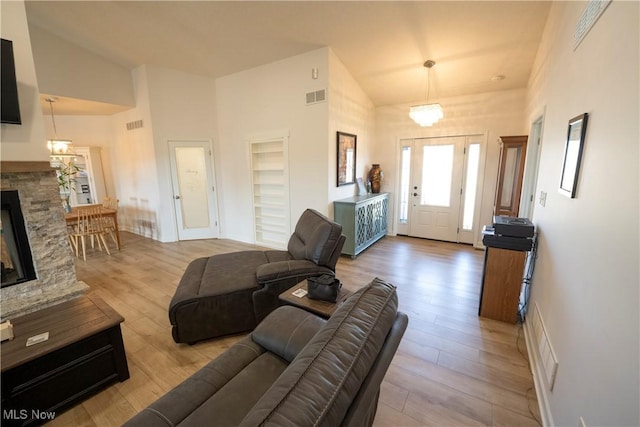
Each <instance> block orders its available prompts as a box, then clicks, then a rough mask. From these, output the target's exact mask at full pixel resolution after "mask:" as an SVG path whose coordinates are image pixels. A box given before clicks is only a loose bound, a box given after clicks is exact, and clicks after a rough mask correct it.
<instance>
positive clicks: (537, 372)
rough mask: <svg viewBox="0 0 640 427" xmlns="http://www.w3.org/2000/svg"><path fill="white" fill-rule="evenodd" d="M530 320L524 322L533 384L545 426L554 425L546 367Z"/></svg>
mask: <svg viewBox="0 0 640 427" xmlns="http://www.w3.org/2000/svg"><path fill="white" fill-rule="evenodd" d="M530 328H531V326H530V322H528V321H525V322H524V324H523V329H524V339H525V342H526V343H527V355H528V356H529V363H530V364H531V373H532V374H533V384H534V386H535V388H536V396H537V397H538V409H539V410H540V417H541V418H542V420H541V422H542V425H543V427H547V426H553V425H554V424H553V416H552V415H551V407H550V406H549V395H548V394H547V388H546V387H545V382H544V378H545V376H544V368H543V366H542V363H541V362H540V358H539V357H538V346H537V345H536V343H535V342H534V340H533V339H532V338H533V337H534V336H535V334H534V333H533V331H532V330H531V329H530Z"/></svg>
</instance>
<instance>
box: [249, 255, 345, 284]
mask: <svg viewBox="0 0 640 427" xmlns="http://www.w3.org/2000/svg"><path fill="white" fill-rule="evenodd" d="M321 274H331V275H333V274H334V272H333V271H332V270H331V269H330V268H327V267H321V266H319V265H317V264H315V263H313V262H312V261H308V260H305V259H294V260H289V261H278V262H270V263H267V264H262V265H261V266H259V267H258V268H257V270H256V279H257V280H258V283H260V284H262V285H264V284H267V283H271V282H277V281H281V280H286V279H290V278H298V279H300V280H297V282H300V281H301V280H302V279H305V278H307V277H310V276H319V275H321ZM297 282H296V283H297Z"/></svg>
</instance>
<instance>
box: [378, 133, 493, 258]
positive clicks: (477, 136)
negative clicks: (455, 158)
mask: <svg viewBox="0 0 640 427" xmlns="http://www.w3.org/2000/svg"><path fill="white" fill-rule="evenodd" d="M488 135H489V131H484V132H477V133H475V132H474V133H465V134H459V135H436V136H406V137H404V136H403V137H398V139H397V141H396V150H395V157H396V174H395V178H396V179H395V197H394V199H395V201H394V205H393V206H394V209H393V220H392V221H390V224H393V230H394V234H400V235H407V236H408V235H409V234H408V230H409V223H410V222H411V209H409V210H408V213H407V214H408V221H407V223H405V224H402V223H400V221H399V218H398V216H399V214H400V204H401V196H400V191H401V188H400V184H401V174H402V155H401V153H402V147H403V146H406V145H407V144H406V143H407V142H408V141H411V147H412V154H411V155H412V158H413V155H414V152H415V141H416V140H419V139H434V138H451V137H465V138H466V140H465V148H467V146H468V144H469V142H479V143H480V159H479V163H478V181H477V184H476V198H475V209H474V213H473V230H472V233H473V242H472V245H473V246H474V247H476V248H482V247H483V246H482V241H481V238H480V236H481V231H482V230H481V227H480V220H481V217H482V206H483V204H484V186H485V181H486V164H487V148H488V147H487V146H488V144H487V138H488ZM470 138H474V140H473V141H471V140H470ZM464 160H465V161H464V162H463V163H464V164H463V171H462V172H463V178H462V179H463V182H464V181H465V180H466V165H467V162H466V156H465V159H464ZM410 163H411V164H413V161H411V162H410ZM411 172H413V171H411ZM463 206H464V203H461V211H462V209H463ZM492 208H493V207H492ZM459 218H460V219H459V223H461V218H462V212H460V216H459Z"/></svg>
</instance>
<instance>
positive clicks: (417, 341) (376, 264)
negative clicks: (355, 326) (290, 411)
mask: <svg viewBox="0 0 640 427" xmlns="http://www.w3.org/2000/svg"><path fill="white" fill-rule="evenodd" d="M122 243H123V245H122V250H120V251H112V255H110V256H109V255H107V254H106V252H98V251H93V252H91V253H90V254H88V255H87V261H86V262H85V261H82V260H76V270H77V275H78V279H79V280H83V281H84V282H86V283H87V284H88V285H89V286H90V287H91V289H90V292H92V293H95V294H96V295H98V296H100V297H101V298H102V299H103V300H104V301H105V302H107V303H108V304H109V305H110V306H112V307H113V308H114V309H115V310H116V311H118V312H119V313H120V314H121V315H123V316H124V317H125V322H124V323H123V325H122V334H123V339H124V343H125V349H126V353H127V358H128V361H129V369H130V374H131V378H130V379H129V380H127V381H126V382H124V383H120V384H116V385H114V386H112V387H110V388H108V389H107V390H105V391H103V392H101V393H100V394H98V395H97V396H95V397H94V398H92V399H89V400H87V401H85V402H84V403H83V404H80V405H77V406H76V407H74V408H72V409H71V410H69V411H67V412H66V413H64V414H59V415H58V417H57V418H56V420H54V421H53V422H52V423H51V425H61V426H62V425H65V426H99V427H102V426H116V425H120V424H122V422H124V421H125V420H126V419H127V418H128V417H129V416H131V415H133V414H134V413H136V412H138V411H139V410H141V409H142V408H144V407H145V406H147V405H149V404H150V403H152V402H153V401H154V400H155V399H157V398H158V396H160V395H162V394H164V393H166V392H167V391H169V390H170V389H171V388H173V387H174V386H176V385H177V384H178V383H180V382H181V381H183V380H184V379H185V378H187V377H188V376H189V375H191V374H193V373H194V372H196V371H197V370H198V369H199V368H200V367H201V366H202V365H204V364H205V363H207V362H208V361H209V360H211V359H213V358H215V357H217V356H218V355H219V354H221V353H222V352H224V351H225V350H226V349H227V348H229V347H230V346H231V345H233V344H234V343H235V342H237V341H238V340H239V339H241V338H242V337H243V336H244V334H238V335H232V336H228V337H222V338H219V339H214V340H209V341H204V342H200V343H197V344H195V345H185V344H175V343H174V342H173V340H172V338H171V329H170V325H169V319H168V314H167V310H168V305H169V301H170V300H171V297H172V296H173V293H174V291H175V288H176V286H177V284H178V282H179V281H180V278H181V276H182V273H183V271H184V269H185V268H186V267H187V265H188V264H189V262H191V261H192V260H193V259H195V258H198V257H203V256H210V255H214V254H218V253H228V252H235V251H242V250H254V249H257V247H256V246H253V245H250V244H245V243H240V242H234V241H231V240H224V239H210V240H195V241H183V242H175V243H160V242H157V241H154V240H150V239H146V238H143V237H140V236H137V235H134V234H131V233H126V232H123V233H122ZM483 256H484V254H483V252H482V251H478V250H475V249H473V248H471V247H469V246H465V245H457V244H453V243H444V242H435V241H429V240H422V239H412V238H407V237H390V236H387V237H385V238H384V239H382V240H381V241H379V242H377V243H376V244H375V245H373V246H372V247H371V248H369V249H367V250H366V251H365V252H363V253H362V254H361V255H359V256H358V257H357V258H356V259H355V260H354V259H351V258H350V257H341V258H340V260H339V261H338V265H337V268H336V274H337V276H338V277H339V278H340V280H341V281H342V283H343V285H344V286H345V287H346V288H348V289H349V290H352V291H355V290H357V289H359V288H360V287H362V286H364V285H366V283H368V282H369V281H370V280H371V279H373V278H374V277H380V278H382V279H384V280H387V281H389V282H391V283H393V284H395V285H396V286H397V287H398V297H399V302H400V310H402V311H405V312H406V313H407V314H408V315H409V326H408V328H407V331H406V333H405V336H404V338H403V341H402V342H401V344H400V348H399V350H398V352H397V354H396V357H395V358H394V360H393V362H392V365H391V367H390V369H389V371H388V373H387V375H386V377H385V380H384V382H383V385H382V388H381V393H380V399H379V404H378V412H377V415H376V419H375V422H374V425H375V426H376V427H391V426H394V427H395V426H425V425H434V426H445V425H446V426H457V425H505V426H506V425H511V426H515V425H518V426H525V427H529V426H536V425H539V423H538V422H537V421H536V418H538V419H539V414H538V410H537V401H536V397H535V391H534V390H533V381H532V379H531V375H530V371H529V369H528V362H527V360H526V358H525V357H524V355H526V345H525V342H524V339H523V337H522V335H521V330H520V329H519V328H520V326H519V325H511V324H507V323H502V322H496V321H493V320H488V319H482V318H479V317H478V303H479V293H480V286H481V281H482V266H483Z"/></svg>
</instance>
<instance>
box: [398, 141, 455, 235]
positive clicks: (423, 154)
mask: <svg viewBox="0 0 640 427" xmlns="http://www.w3.org/2000/svg"><path fill="white" fill-rule="evenodd" d="M464 142H465V139H464V137H451V138H428V139H419V140H416V144H415V156H414V163H413V172H412V179H411V181H412V185H411V197H412V208H411V223H410V227H409V230H410V231H409V235H410V236H414V237H423V238H427V239H436V240H446V241H450V242H457V241H458V214H459V213H460V190H461V188H462V161H463V150H464Z"/></svg>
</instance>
